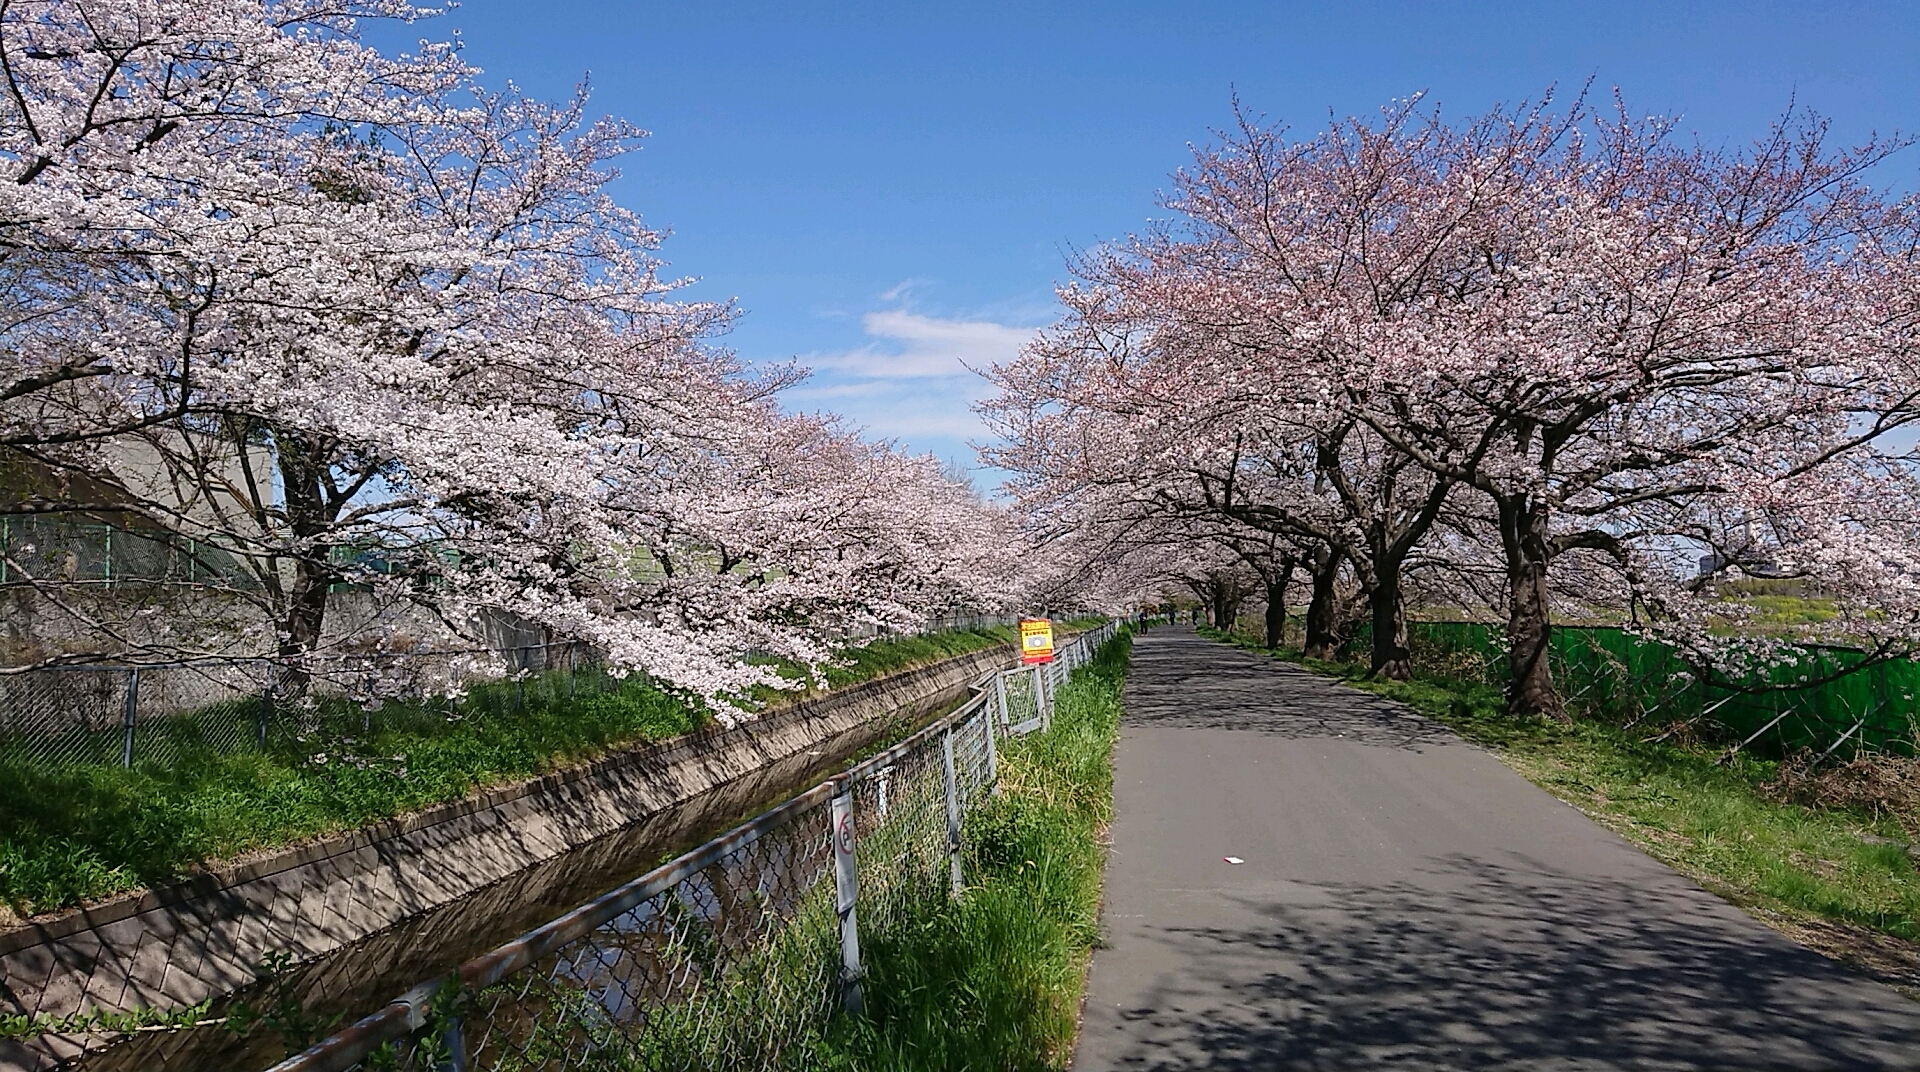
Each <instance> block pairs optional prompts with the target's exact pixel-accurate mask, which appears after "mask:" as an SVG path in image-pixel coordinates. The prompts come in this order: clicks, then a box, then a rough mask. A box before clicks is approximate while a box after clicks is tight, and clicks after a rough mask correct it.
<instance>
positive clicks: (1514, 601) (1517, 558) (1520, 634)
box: [1500, 495, 1569, 722]
mask: <svg viewBox="0 0 1920 1072" xmlns="http://www.w3.org/2000/svg"><path fill="white" fill-rule="evenodd" d="M1500 530H1501V531H1500V536H1501V540H1502V542H1503V543H1504V544H1505V545H1506V552H1507V667H1508V680H1507V713H1508V714H1511V715H1516V716H1534V715H1544V716H1546V717H1548V718H1553V719H1558V720H1560V721H1562V722H1566V721H1569V719H1568V718H1567V713H1566V708H1565V706H1564V705H1563V704H1561V702H1560V693H1559V691H1558V690H1556V689H1555V688H1554V686H1553V666H1552V664H1551V662H1550V661H1549V660H1548V658H1547V653H1548V648H1549V645H1550V643H1551V641H1552V639H1553V623H1552V621H1551V619H1550V617H1549V612H1548V603H1547V566H1548V564H1549V563H1550V562H1551V560H1552V557H1553V556H1552V549H1551V545H1550V542H1549V538H1548V534H1547V509H1546V505H1545V504H1544V503H1535V502H1533V500H1532V497H1531V496H1526V495H1519V496H1514V497H1512V498H1511V499H1502V500H1501V502H1500Z"/></svg>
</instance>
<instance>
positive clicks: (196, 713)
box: [0, 642, 619, 767]
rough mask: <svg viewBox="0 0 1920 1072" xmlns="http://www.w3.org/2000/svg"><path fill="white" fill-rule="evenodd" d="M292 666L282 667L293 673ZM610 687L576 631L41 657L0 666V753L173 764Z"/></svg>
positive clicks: (614, 684) (13, 759)
mask: <svg viewBox="0 0 1920 1072" xmlns="http://www.w3.org/2000/svg"><path fill="white" fill-rule="evenodd" d="M295 675H297V676H298V680H297V681H295V680H293V678H294V676H295ZM618 687H619V679H617V678H615V677H613V676H612V675H610V674H608V673H607V672H606V670H605V669H604V668H603V667H601V666H600V664H599V663H598V662H597V660H595V659H594V658H593V656H592V652H591V651H590V649H588V648H587V647H586V646H585V645H582V644H577V643H570V642H569V643H554V644H531V645H522V646H519V647H511V648H506V649H503V650H502V649H492V648H479V649H471V650H461V651H425V652H420V651H411V652H372V653H357V654H334V655H327V656H322V657H312V658H308V659H304V660H301V661H299V662H298V663H288V662H283V661H280V660H275V659H264V658H262V659H196V660H188V661H182V662H171V663H155V664H145V665H138V666H123V665H98V664H80V665H54V666H46V667H40V668H36V669H33V670H30V671H27V672H24V673H12V674H0V764H4V763H34V764H55V765H65V764H112V765H118V766H129V767H130V766H133V765H134V764H135V763H154V764H160V765H173V764H177V763H179V762H181V761H183V760H185V759H187V758H189V757H194V756H203V755H208V754H219V753H227V752H234V751H242V750H247V749H256V750H263V749H267V748H269V747H272V746H274V745H275V744H277V743H280V742H283V741H285V740H286V739H287V738H288V737H299V736H306V737H316V736H321V735H331V736H339V735H341V734H348V735H354V734H357V735H359V736H363V737H364V736H370V735H371V734H373V733H374V732H376V731H378V730H379V729H381V728H384V727H388V726H393V725H397V724H399V723H402V722H407V721H419V720H422V719H425V720H428V721H431V720H434V719H441V718H444V717H445V716H446V714H448V713H449V712H450V711H452V709H453V706H454V704H455V703H456V701H457V703H458V704H459V705H461V707H462V709H465V710H472V711H478V712H486V713H497V712H499V711H508V710H519V709H522V708H524V707H525V706H526V705H527V704H529V703H548V704H551V703H554V702H557V701H558V700H560V699H562V698H568V699H571V698H575V697H578V696H583V695H597V694H601V693H605V692H608V691H610V690H612V689H615V688H618Z"/></svg>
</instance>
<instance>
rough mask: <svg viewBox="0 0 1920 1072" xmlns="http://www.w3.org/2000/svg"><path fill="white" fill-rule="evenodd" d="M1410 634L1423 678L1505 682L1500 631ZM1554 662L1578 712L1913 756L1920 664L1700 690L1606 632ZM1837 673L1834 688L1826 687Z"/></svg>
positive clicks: (1564, 641) (1802, 672)
mask: <svg viewBox="0 0 1920 1072" xmlns="http://www.w3.org/2000/svg"><path fill="white" fill-rule="evenodd" d="M1408 631H1409V633H1410V634H1411V635H1412V637H1413V639H1414V641H1415V647H1416V648H1417V649H1422V650H1420V652H1419V657H1420V658H1421V659H1422V660H1423V661H1425V662H1427V663H1428V665H1427V666H1425V667H1423V669H1426V670H1429V671H1433V670H1437V671H1440V672H1443V673H1450V674H1452V675H1454V676H1458V677H1479V678H1480V679H1481V680H1484V681H1487V682H1489V683H1499V682H1504V681H1505V680H1506V676H1507V675H1506V639H1505V636H1504V634H1503V632H1502V631H1501V630H1500V629H1499V628H1498V627H1495V626H1489V625H1485V624H1482V623H1478V622H1410V623H1408ZM1358 639H1359V642H1360V643H1361V644H1365V643H1366V642H1367V641H1366V638H1365V637H1364V636H1363V637H1360V638H1358ZM1551 658H1552V660H1553V675H1554V680H1555V682H1556V683H1557V684H1558V685H1559V687H1560V691H1561V694H1562V695H1563V696H1565V697H1566V698H1567V700H1568V702H1569V704H1570V705H1572V706H1573V707H1574V709H1575V710H1578V711H1587V712H1592V713H1596V714H1603V715H1607V716H1611V717H1615V718H1624V719H1640V720H1643V721H1644V720H1650V719H1657V721H1659V722H1666V721H1670V720H1671V719H1673V718H1675V717H1702V716H1704V717H1705V718H1707V719H1710V720H1711V721H1713V722H1715V723H1718V724H1719V725H1720V726H1722V727H1724V728H1725V730H1726V731H1727V733H1728V734H1729V735H1731V736H1732V737H1734V738H1736V739H1739V740H1743V741H1744V740H1746V739H1747V738H1749V737H1752V738H1754V740H1753V741H1752V744H1751V745H1750V747H1755V748H1759V749H1762V750H1764V751H1767V752H1773V753H1782V752H1792V751H1796V750H1799V749H1802V748H1812V749H1814V750H1816V751H1826V750H1828V749H1833V750H1835V751H1837V752H1844V753H1850V752H1852V751H1855V750H1857V749H1859V748H1867V749H1877V750H1882V751H1891V752H1898V753H1902V754H1912V753H1913V752H1914V741H1915V739H1916V732H1915V721H1916V705H1915V701H1914V698H1915V696H1920V663H1915V662H1911V661H1906V660H1901V661H1894V662H1880V663H1874V664H1871V665H1867V666H1862V665H1860V664H1861V663H1862V662H1863V659H1864V657H1863V655H1862V653H1861V652H1859V651H1855V650H1852V649H1848V648H1816V649H1813V650H1812V651H1811V652H1810V653H1809V657H1808V659H1807V660H1805V661H1803V662H1802V663H1801V664H1800V665H1797V666H1783V667H1777V668H1775V669H1773V670H1772V671H1770V672H1769V673H1767V674H1765V675H1764V676H1756V677H1752V678H1748V679H1744V680H1742V681H1740V682H1739V683H1738V684H1739V686H1740V687H1739V688H1728V687H1725V686H1722V685H1706V684H1702V683H1700V682H1699V681H1698V680H1696V679H1695V677H1694V675H1693V673H1692V671H1691V670H1690V669H1689V667H1688V666H1687V663H1686V661H1685V660H1684V659H1682V658H1681V657H1680V655H1679V653H1678V652H1677V651H1675V650H1674V649H1673V648H1670V647H1668V646H1667V645H1664V644H1660V643H1657V642H1653V641H1648V640H1642V639H1640V638H1638V637H1635V636H1633V635H1631V634H1629V633H1627V632H1626V631H1624V630H1622V629H1617V628H1612V627H1606V626H1556V627H1554V631H1553V641H1552V647H1551ZM1836 673H1839V674H1840V676H1838V677H1837V678H1835V679H1834V680H1830V681H1828V680H1823V679H1826V678H1829V677H1834V675H1835V674H1836ZM1803 682H1807V683H1808V684H1802V683H1803Z"/></svg>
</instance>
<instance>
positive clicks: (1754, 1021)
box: [1073, 627, 1920, 1072]
mask: <svg viewBox="0 0 1920 1072" xmlns="http://www.w3.org/2000/svg"><path fill="white" fill-rule="evenodd" d="M1133 653H1134V654H1133V669H1132V671H1131V674H1130V676H1129V677H1128V679H1127V687H1126V694H1125V701H1126V702H1125V706H1126V716H1125V719H1124V721H1123V723H1122V726H1121V734H1120V745H1119V748H1118V751H1117V753H1116V756H1115V788H1114V794H1115V805H1116V815H1115V819H1114V823H1113V831H1112V835H1113V854H1112V858H1111V859H1110V860H1109V862H1108V865H1107V893H1106V903H1105V906H1104V909H1103V924H1104V929H1105V937H1106V945H1104V946H1103V947H1102V948H1100V949H1099V950H1098V951H1097V952H1095V954H1094V958H1093V969H1092V975H1091V978H1090V980H1089V984H1088V994H1087V1001H1086V1009H1085V1022H1084V1024H1083V1025H1082V1028H1081V1033H1080V1043H1079V1048H1078V1050H1077V1052H1076V1053H1075V1056H1074V1062H1073V1068H1074V1069H1075V1072H1098V1070H1103V1069H1200V1068H1206V1069H1228V1070H1239V1069H1313V1070H1329V1072H1331V1070H1345V1069H1383V1068H1386V1069H1392V1068H1407V1069H1415V1068H1417V1069H1503V1070H1505V1069H1513V1070H1519V1069H1526V1070H1536V1069H1554V1070H1576V1069H1577V1070H1582V1072H1585V1070H1591V1069H1661V1070H1666V1069H1703V1070H1704V1069H1712V1070H1715V1072H1729V1070H1745V1069H1796V1070H1797V1069H1920V1003H1916V1002H1913V1001H1909V1000H1908V999H1907V998H1905V997H1902V996H1901V995H1900V994H1898V993H1896V992H1894V991H1893V990H1891V989H1888V988H1886V987H1884V986H1881V985H1879V984H1878V983H1874V982H1872V981H1870V980H1867V979H1865V978H1862V977H1861V976H1859V975H1857V974H1855V973H1853V972H1852V971H1850V970H1848V969H1847V968H1845V967H1843V966H1841V965H1839V964H1836V963H1834V962H1832V961H1829V960H1827V959H1825V958H1824V957H1821V956H1819V955H1818V954H1816V953H1813V952H1811V951H1809V950H1806V949H1804V948H1802V947H1800V946H1798V945H1795V944H1794V943H1792V942H1790V941H1788V940H1787V939H1786V938H1783V937H1781V936H1780V935H1778V934H1776V933H1775V932H1773V931H1771V930H1769V929H1768V928H1766V927H1765V926H1763V925H1761V924H1760V923H1758V922H1755V921H1754V920H1752V919H1750V918H1749V917H1747V916H1746V915H1744V914H1742V913H1741V912H1740V911H1739V910H1737V909H1735V908H1733V907H1732V906H1730V905H1728V904H1726V903H1725V902H1723V901H1721V900H1720V899H1719V898H1717V897H1714V896H1713V895H1711V894H1709V893H1706V892H1704V891H1702V890H1701V889H1700V888H1699V887H1697V886H1695V885H1694V884H1693V883H1691V882H1689V881H1688V880H1687V879H1685V878H1683V877H1681V876H1680V875H1679V874H1677V873H1676V872H1674V871H1673V870H1671V869H1669V868H1667V867H1666V866H1664V865H1662V864H1660V863H1658V862H1656V861H1654V860H1653V859H1651V858H1649V857H1647V856H1646V855H1644V854H1642V853H1641V852H1639V851H1638V850H1636V849H1634V848H1633V847H1632V846H1630V845H1628V844H1627V843H1626V842H1624V841H1622V840H1621V839H1619V838H1618V837H1616V836H1614V835H1613V834H1612V833H1609V832H1608V831H1607V830H1605V829H1603V828H1602V827H1600V826H1599V825H1597V824H1595V823H1594V822H1592V821H1591V820H1589V819H1587V818H1586V817H1585V816H1583V815H1581V814H1580V813H1579V812H1577V811H1575V810H1573V809H1572V808H1570V807H1568V806H1566V805H1565V804H1562V803H1560V802H1559V801H1558V800H1556V799H1554V798H1553V797H1551V796H1549V795H1547V794H1546V793H1544V792H1542V791H1541V790H1539V789H1537V788H1535V787H1534V786H1533V785H1532V784H1530V783H1529V782H1527V781H1526V780H1525V779H1523V778H1521V777H1520V776H1519V775H1517V774H1515V773H1513V772H1512V771H1511V770H1509V769H1508V768H1507V767H1505V766H1504V765H1502V764H1501V763H1500V761H1499V760H1497V759H1495V758H1494V757H1492V756H1491V755H1489V754H1487V753H1486V752H1484V751H1481V750H1480V749H1478V748H1476V747H1474V746H1472V745H1469V744H1466V743H1464V742H1463V741H1461V740H1460V739H1458V738H1456V737H1454V736H1452V735H1451V734H1449V733H1448V732H1446V731H1445V730H1444V729H1442V728H1440V727H1439V726H1438V725H1436V724H1434V723H1432V722H1429V721H1426V720H1424V719H1422V718H1420V717H1419V716H1417V715H1415V714H1413V713H1412V712H1410V711H1408V710H1407V709H1405V708H1403V707H1400V706H1398V705H1395V704H1392V703H1389V702H1387V701H1385V700H1381V699H1378V698H1376V697H1373V696H1371V695H1369V694H1366V693H1363V692H1359V691H1357V690H1354V689H1348V688H1345V687H1343V686H1340V685H1336V684H1333V683H1332V682H1329V681H1327V680H1325V679H1323V678H1320V677H1316V676H1314V675H1312V674H1309V673H1307V672H1306V671H1303V670H1299V669H1296V668H1293V667H1290V666H1287V665H1284V664H1281V663H1278V662H1276V661H1274V660H1272V659H1267V658H1264V657H1261V656H1257V655H1252V654H1248V653H1244V652H1238V651H1234V650H1233V649H1230V648H1228V647H1226V646H1224V645H1221V644H1217V643H1214V642H1211V641H1208V640H1206V639H1204V638H1201V637H1199V636H1197V635H1196V634H1194V633H1193V632H1192V631H1190V630H1184V629H1173V628H1165V627H1163V628H1161V629H1158V630H1155V631H1153V632H1150V633H1147V634H1145V635H1144V636H1141V637H1140V638H1138V639H1137V640H1136V641H1135V642H1134V648H1133ZM1228 856H1234V857H1239V858H1242V859H1244V860H1245V861H1246V862H1245V863H1243V864H1239V865H1234V864H1229V863H1226V862H1225V861H1224V860H1223V858H1224V857H1228Z"/></svg>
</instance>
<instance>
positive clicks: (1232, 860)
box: [1220, 856, 1246, 864]
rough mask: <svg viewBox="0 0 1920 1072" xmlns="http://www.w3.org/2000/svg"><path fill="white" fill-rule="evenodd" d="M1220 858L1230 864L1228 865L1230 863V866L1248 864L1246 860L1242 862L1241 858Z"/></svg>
mask: <svg viewBox="0 0 1920 1072" xmlns="http://www.w3.org/2000/svg"><path fill="white" fill-rule="evenodd" d="M1220 858H1221V859H1222V860H1225V861H1226V862H1228V863H1230V864H1244V863H1246V861H1245V860H1242V859H1241V858H1240V857H1238V856H1222V857H1220Z"/></svg>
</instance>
